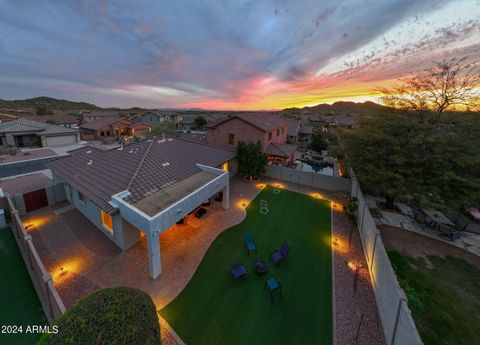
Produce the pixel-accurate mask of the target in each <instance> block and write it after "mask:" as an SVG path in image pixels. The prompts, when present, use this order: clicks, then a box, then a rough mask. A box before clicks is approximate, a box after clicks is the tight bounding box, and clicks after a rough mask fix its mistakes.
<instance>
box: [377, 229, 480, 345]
mask: <svg viewBox="0 0 480 345" xmlns="http://www.w3.org/2000/svg"><path fill="white" fill-rule="evenodd" d="M419 236H421V235H418V234H415V233H411V232H409V231H401V230H393V228H388V227H383V228H382V237H383V238H384V240H385V244H386V246H387V248H388V249H389V257H390V261H391V262H392V266H393V268H394V270H395V272H396V274H397V277H398V280H399V283H400V285H401V287H402V288H403V289H404V291H405V293H406V295H407V298H408V305H409V307H410V309H411V311H412V315H413V318H414V320H415V324H416V325H417V328H418V331H419V333H420V336H421V338H422V340H423V341H424V343H425V344H448V345H463V344H465V345H467V344H480V333H478V325H479V324H480V285H479V284H478V282H479V281H480V270H479V263H480V260H479V258H478V257H477V256H475V255H473V254H471V253H468V252H466V251H464V250H461V249H459V248H456V247H454V246H451V245H449V244H448V243H443V242H441V241H438V240H435V239H431V238H427V237H423V238H420V237H419Z"/></svg>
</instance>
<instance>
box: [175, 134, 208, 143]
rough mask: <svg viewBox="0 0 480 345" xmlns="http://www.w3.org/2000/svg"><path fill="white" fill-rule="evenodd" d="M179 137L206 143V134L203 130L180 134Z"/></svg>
mask: <svg viewBox="0 0 480 345" xmlns="http://www.w3.org/2000/svg"><path fill="white" fill-rule="evenodd" d="M180 138H182V139H185V140H190V141H195V142H197V143H202V144H206V143H207V135H206V134H205V133H204V132H190V133H184V134H182V135H180Z"/></svg>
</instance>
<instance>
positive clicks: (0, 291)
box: [0, 229, 47, 345]
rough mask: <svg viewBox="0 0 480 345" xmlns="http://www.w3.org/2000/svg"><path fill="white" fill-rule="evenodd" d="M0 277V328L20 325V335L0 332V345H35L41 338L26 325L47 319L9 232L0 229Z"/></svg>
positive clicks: (42, 323)
mask: <svg viewBox="0 0 480 345" xmlns="http://www.w3.org/2000/svg"><path fill="white" fill-rule="evenodd" d="M0 277H1V279H0V296H1V303H0V304H1V306H0V325H1V326H3V325H6V326H7V325H11V326H13V325H15V326H22V333H17V334H6V333H0V344H16V345H17V344H18V345H22V344H28V345H31V344H34V343H35V342H36V341H37V340H38V339H39V337H40V335H39V334H36V333H26V332H27V326H32V325H42V326H43V325H46V324H47V320H46V318H45V314H44V313H43V309H42V305H41V304H40V301H39V299H38V297H37V294H36V292H35V288H34V287H33V284H32V281H31V280H30V275H29V274H28V271H27V268H26V267H25V264H24V262H23V259H22V255H21V254H20V251H19V249H18V247H17V243H16V242H15V238H14V235H13V233H12V230H11V229H3V230H0ZM0 331H1V330H0Z"/></svg>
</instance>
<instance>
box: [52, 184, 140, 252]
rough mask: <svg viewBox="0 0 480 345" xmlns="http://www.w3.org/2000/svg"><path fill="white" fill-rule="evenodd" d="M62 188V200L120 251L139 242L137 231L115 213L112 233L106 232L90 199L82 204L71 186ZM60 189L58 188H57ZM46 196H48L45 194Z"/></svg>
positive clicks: (67, 185) (97, 210)
mask: <svg viewBox="0 0 480 345" xmlns="http://www.w3.org/2000/svg"><path fill="white" fill-rule="evenodd" d="M53 180H54V181H56V182H60V181H61V179H60V178H58V177H57V176H56V175H54V176H53ZM62 184H63V188H64V192H63V195H64V198H65V199H67V200H68V201H70V202H71V203H72V204H73V205H74V206H75V208H76V209H77V210H78V211H80V212H81V213H82V214H83V215H84V216H85V217H87V219H88V220H89V221H90V222H92V223H93V225H95V226H96V227H97V228H98V229H99V230H100V231H102V232H103V233H104V234H105V236H107V237H108V238H109V239H110V240H112V241H113V242H114V243H115V244H116V245H117V246H119V247H120V248H121V249H122V250H126V249H128V248H130V247H131V246H132V245H134V244H135V243H137V242H138V241H139V240H140V232H139V230H138V229H136V228H135V227H133V226H132V225H131V224H128V223H127V222H125V220H123V219H122V217H121V215H120V213H116V214H113V215H112V223H113V233H111V232H110V231H108V230H107V229H106V228H105V227H104V226H103V225H102V218H101V215H100V208H99V207H98V206H97V205H95V204H94V203H93V202H92V201H91V200H90V199H88V198H87V197H86V196H85V197H84V198H85V202H82V201H81V200H80V199H79V197H78V191H77V190H76V189H74V188H73V187H72V186H71V185H69V184H66V183H62ZM57 188H60V187H57ZM54 192H55V191H54ZM56 193H61V192H60V191H58V190H57V191H56ZM47 196H48V194H47Z"/></svg>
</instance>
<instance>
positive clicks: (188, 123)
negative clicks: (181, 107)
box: [177, 115, 197, 131]
mask: <svg viewBox="0 0 480 345" xmlns="http://www.w3.org/2000/svg"><path fill="white" fill-rule="evenodd" d="M196 117H197V115H184V116H183V117H182V120H181V121H180V123H179V124H178V125H177V127H178V129H181V130H184V131H191V130H192V129H193V126H194V124H195V118H196Z"/></svg>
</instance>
